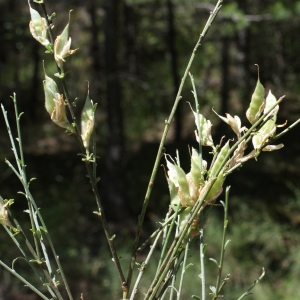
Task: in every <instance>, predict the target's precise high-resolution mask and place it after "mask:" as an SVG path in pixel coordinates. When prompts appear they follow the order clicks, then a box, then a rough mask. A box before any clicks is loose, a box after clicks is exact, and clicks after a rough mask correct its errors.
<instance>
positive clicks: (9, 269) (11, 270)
mask: <svg viewBox="0 0 300 300" xmlns="http://www.w3.org/2000/svg"><path fill="white" fill-rule="evenodd" d="M0 265H1V266H2V267H3V268H5V269H6V270H7V271H9V272H10V273H11V274H13V275H14V276H16V277H17V278H18V279H19V280H21V281H22V282H23V283H24V284H25V286H28V287H29V288H30V289H31V290H32V291H34V292H35V293H36V294H37V295H39V296H40V297H41V298H42V299H44V300H50V299H49V298H47V297H46V296H45V295H44V294H42V293H41V292H40V291H39V290H38V289H37V288H36V287H34V286H33V285H32V284H31V283H30V282H28V281H27V280H26V279H25V278H24V277H22V276H21V275H20V274H18V273H17V272H16V271H15V270H13V269H11V268H10V267H9V266H7V265H6V264H5V263H4V262H3V261H2V260H0Z"/></svg>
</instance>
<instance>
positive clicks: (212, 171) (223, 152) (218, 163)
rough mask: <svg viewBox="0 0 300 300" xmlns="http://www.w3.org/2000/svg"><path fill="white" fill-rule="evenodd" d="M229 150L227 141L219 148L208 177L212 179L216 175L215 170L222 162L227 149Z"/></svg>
mask: <svg viewBox="0 0 300 300" xmlns="http://www.w3.org/2000/svg"><path fill="white" fill-rule="evenodd" d="M229 150H230V147H229V141H228V142H227V143H226V144H225V145H224V146H223V148H222V149H221V151H220V152H219V154H218V156H217V158H216V160H215V162H214V164H213V166H212V168H211V170H210V174H209V179H213V178H215V177H216V176H217V171H218V169H219V167H220V165H221V164H222V162H223V161H224V159H225V156H226V155H227V153H228V151H229Z"/></svg>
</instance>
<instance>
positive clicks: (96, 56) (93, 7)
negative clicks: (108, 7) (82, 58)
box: [88, 0, 103, 97]
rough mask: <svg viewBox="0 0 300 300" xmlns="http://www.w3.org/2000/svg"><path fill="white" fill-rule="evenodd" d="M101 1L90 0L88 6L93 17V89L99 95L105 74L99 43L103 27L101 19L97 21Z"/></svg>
mask: <svg viewBox="0 0 300 300" xmlns="http://www.w3.org/2000/svg"><path fill="white" fill-rule="evenodd" d="M97 2H99V1H97V0H90V3H89V6H88V12H89V14H90V17H91V30H90V32H91V48H90V53H91V58H92V60H93V84H92V86H91V89H92V90H93V94H94V95H97V96H98V97H99V96H100V94H101V77H102V76H103V74H102V72H101V70H103V66H102V64H101V56H102V53H101V48H100V44H99V38H98V35H99V32H100V30H101V29H102V28H100V25H99V21H98V22H97V14H96V12H97V5H98V3H97Z"/></svg>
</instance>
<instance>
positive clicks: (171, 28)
mask: <svg viewBox="0 0 300 300" xmlns="http://www.w3.org/2000/svg"><path fill="white" fill-rule="evenodd" d="M167 8H168V39H167V41H168V48H169V53H170V58H171V61H170V62H171V72H172V78H173V90H174V99H175V97H176V95H177V91H178V88H179V75H178V62H177V51H176V45H175V38H176V30H175V25H174V5H173V1H172V0H167ZM181 131H182V102H181V101H180V102H179V104H178V106H177V110H176V113H175V136H174V138H175V141H176V142H179V141H180V139H181Z"/></svg>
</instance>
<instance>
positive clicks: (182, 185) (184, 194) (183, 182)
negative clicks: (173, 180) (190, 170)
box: [175, 165, 191, 207]
mask: <svg viewBox="0 0 300 300" xmlns="http://www.w3.org/2000/svg"><path fill="white" fill-rule="evenodd" d="M175 169H176V173H177V179H178V184H179V189H178V194H179V197H180V199H181V205H182V206H184V207H185V206H187V204H189V203H190V200H191V199H190V198H191V197H190V189H189V185H188V182H187V178H186V174H185V172H184V171H183V170H182V169H181V168H180V167H179V166H177V165H175Z"/></svg>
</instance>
